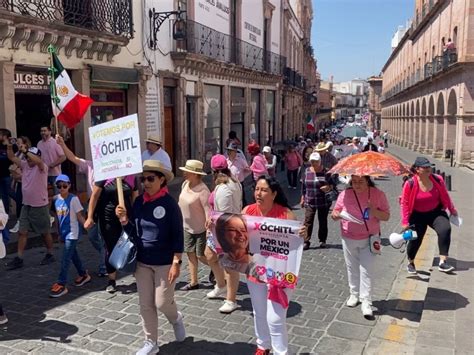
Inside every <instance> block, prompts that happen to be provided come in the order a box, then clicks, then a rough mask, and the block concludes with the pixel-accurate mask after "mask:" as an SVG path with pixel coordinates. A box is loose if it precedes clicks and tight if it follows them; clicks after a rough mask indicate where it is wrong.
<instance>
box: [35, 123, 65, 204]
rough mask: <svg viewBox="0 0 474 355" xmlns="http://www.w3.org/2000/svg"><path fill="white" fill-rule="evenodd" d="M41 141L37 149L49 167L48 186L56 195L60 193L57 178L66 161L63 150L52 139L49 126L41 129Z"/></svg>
mask: <svg viewBox="0 0 474 355" xmlns="http://www.w3.org/2000/svg"><path fill="white" fill-rule="evenodd" d="M40 134H41V140H40V141H39V142H38V144H37V147H38V149H39V150H40V151H41V158H42V159H43V161H44V163H45V164H46V166H47V167H48V185H52V186H53V189H54V194H55V195H57V194H58V193H59V191H58V189H57V188H56V185H55V183H54V182H55V181H56V177H57V176H58V175H60V174H61V163H62V162H63V161H65V160H66V156H65V155H64V151H63V149H62V148H61V147H60V146H59V145H58V143H56V140H55V139H54V138H53V137H51V128H49V127H48V126H44V127H41V131H40Z"/></svg>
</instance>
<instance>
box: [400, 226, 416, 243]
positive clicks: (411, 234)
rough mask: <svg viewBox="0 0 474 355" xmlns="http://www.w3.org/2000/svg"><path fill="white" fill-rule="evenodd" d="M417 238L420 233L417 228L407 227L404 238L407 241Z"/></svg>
mask: <svg viewBox="0 0 474 355" xmlns="http://www.w3.org/2000/svg"><path fill="white" fill-rule="evenodd" d="M417 238H418V234H417V233H416V231H415V230H412V229H407V230H406V231H405V232H403V239H404V240H405V241H409V240H415V239H417Z"/></svg>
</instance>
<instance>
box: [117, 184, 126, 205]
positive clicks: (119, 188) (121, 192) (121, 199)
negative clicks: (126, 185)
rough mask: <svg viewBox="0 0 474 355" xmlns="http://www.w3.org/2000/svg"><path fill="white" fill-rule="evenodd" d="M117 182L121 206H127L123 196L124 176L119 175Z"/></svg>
mask: <svg viewBox="0 0 474 355" xmlns="http://www.w3.org/2000/svg"><path fill="white" fill-rule="evenodd" d="M115 181H116V183H115V185H117V194H118V201H119V203H118V204H119V206H120V207H123V208H125V200H124V198H123V185H122V178H121V177H118V178H116V180H115Z"/></svg>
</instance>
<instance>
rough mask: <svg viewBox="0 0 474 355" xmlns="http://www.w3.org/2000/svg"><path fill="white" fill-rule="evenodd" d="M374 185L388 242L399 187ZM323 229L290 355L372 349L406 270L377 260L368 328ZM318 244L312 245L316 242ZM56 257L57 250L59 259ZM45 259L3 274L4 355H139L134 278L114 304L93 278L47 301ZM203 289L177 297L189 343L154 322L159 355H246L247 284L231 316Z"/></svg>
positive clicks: (293, 324) (386, 255)
mask: <svg viewBox="0 0 474 355" xmlns="http://www.w3.org/2000/svg"><path fill="white" fill-rule="evenodd" d="M282 181H284V179H283V180H282ZM376 183H377V185H378V186H379V187H380V188H381V189H382V190H384V191H385V192H386V194H387V196H388V197H389V200H390V202H391V207H392V217H391V219H390V221H389V222H386V223H385V224H383V225H382V226H383V230H382V235H383V236H388V235H389V234H390V233H391V232H393V231H397V230H398V229H399V220H400V218H399V208H398V199H397V197H398V195H399V194H400V186H401V179H400V178H391V179H386V180H377V181H376ZM284 185H285V186H286V184H285V183H284ZM289 197H290V200H291V201H292V203H293V204H294V205H296V203H297V201H298V200H299V197H300V196H299V193H298V192H297V191H293V190H292V191H290V192H289ZM296 214H297V216H298V219H300V220H302V219H303V214H304V212H303V210H297V211H296ZM329 226H330V232H329V239H328V248H326V249H319V248H312V249H311V250H309V251H307V252H305V253H304V256H303V262H302V266H301V271H300V278H301V279H300V280H301V282H300V284H299V285H298V287H297V289H296V292H295V293H294V296H293V299H292V301H291V304H290V307H289V310H288V331H289V339H290V344H291V351H292V352H293V353H298V354H301V353H317V354H361V353H362V352H363V351H364V349H365V348H366V346H367V344H369V343H370V341H371V340H372V339H373V335H372V333H373V331H374V329H375V328H376V325H377V323H378V321H379V320H380V318H381V317H380V314H381V313H383V312H385V311H386V310H387V309H389V308H390V305H391V303H390V301H387V298H388V297H389V294H390V292H391V290H392V285H393V283H394V281H395V280H396V277H397V275H398V273H399V271H400V269H401V266H402V262H403V260H404V254H401V253H400V252H399V251H398V250H395V249H393V248H391V247H390V246H387V247H385V248H384V249H383V256H381V257H379V258H377V277H376V283H375V287H374V288H375V290H374V301H375V302H374V305H375V306H376V307H377V308H378V309H379V312H377V313H376V319H375V320H374V321H368V320H365V319H364V318H363V317H362V315H361V312H360V308H359V307H357V308H354V309H350V308H347V307H345V306H344V302H345V300H346V299H347V297H348V295H349V291H348V286H347V279H346V269H345V264H344V259H343V255H342V250H341V244H340V236H339V225H338V223H334V222H332V221H330V223H329ZM315 233H316V232H315ZM313 238H314V237H313ZM86 239H87V237H84V238H83V239H82V240H81V242H80V251H81V253H82V254H81V255H83V256H84V259H85V260H86V261H87V266H88V267H89V269H90V270H96V268H97V256H96V254H95V251H94V250H92V248H91V246H90V243H89V242H88V241H87V240H86ZM313 240H314V239H313ZM384 242H385V244H387V241H386V240H385V241H384ZM315 244H318V243H316V240H315ZM58 249H59V245H56V250H55V253H56V255H57V257H59V256H60V251H59V250H58ZM42 256H43V250H42V249H40V248H33V249H31V250H28V251H27V252H26V254H25V267H24V268H23V269H21V270H15V271H8V272H7V271H5V270H4V268H3V266H0V290H1V291H0V302H1V303H2V304H3V305H4V307H5V310H6V312H7V314H8V317H9V319H10V322H9V324H8V328H6V329H4V330H3V331H0V353H1V354H3V353H12V354H23V353H27V352H31V353H38V354H49V353H55V354H57V353H68V354H74V353H108V354H129V353H133V352H134V351H136V350H137V348H139V347H140V346H141V345H142V342H143V335H142V331H141V326H140V317H139V308H138V305H137V294H136V285H135V283H134V279H133V277H132V276H131V275H123V274H122V275H121V278H120V280H119V282H118V285H119V291H118V292H117V293H116V294H114V295H110V294H108V293H106V292H104V291H103V289H104V288H105V286H106V280H104V279H99V278H97V277H93V280H92V282H91V283H89V284H87V285H85V286H84V287H82V288H75V287H74V286H72V287H70V292H69V294H68V295H66V296H64V297H62V298H59V299H50V298H48V291H49V288H50V286H51V284H52V283H53V282H54V281H55V279H56V277H57V274H58V268H59V262H56V263H54V264H53V265H50V266H38V264H39V261H40V259H41V258H42ZM185 259H186V258H184V260H185ZM182 271H183V272H182V275H181V277H180V279H179V283H178V285H177V287H180V286H182V285H183V284H184V283H185V282H186V281H187V279H188V278H187V276H188V275H187V269H186V265H185V263H183V267H182ZM207 274H208V269H207V267H202V268H201V270H200V279H201V280H203V281H204V280H206V278H207ZM71 277H73V274H72V270H71ZM210 288H211V286H210V285H208V284H205V287H204V288H203V289H199V290H196V291H190V292H181V291H176V300H177V303H178V307H179V309H180V310H181V311H182V312H183V314H184V322H185V325H186V329H187V335H188V337H187V339H186V341H185V342H183V343H176V342H173V333H172V328H171V327H170V325H169V324H168V323H167V322H166V321H165V320H164V318H163V317H162V316H160V343H161V347H160V353H163V354H185V353H189V354H251V353H253V351H255V335H254V328H253V320H252V314H251V303H250V298H249V295H248V292H247V288H246V285H245V282H244V280H243V279H242V282H241V285H240V288H239V295H238V300H239V305H240V309H239V310H237V311H235V312H234V313H232V314H230V315H223V314H220V313H219V312H218V310H217V309H218V308H219V306H220V304H221V302H220V301H216V300H207V299H206V297H205V294H206V292H208V290H209V289H210Z"/></svg>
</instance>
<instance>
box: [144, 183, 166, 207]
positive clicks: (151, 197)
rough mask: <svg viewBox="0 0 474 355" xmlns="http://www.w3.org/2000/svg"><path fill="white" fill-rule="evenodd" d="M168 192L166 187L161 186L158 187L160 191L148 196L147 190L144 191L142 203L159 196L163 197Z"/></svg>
mask: <svg viewBox="0 0 474 355" xmlns="http://www.w3.org/2000/svg"><path fill="white" fill-rule="evenodd" d="M167 193H168V187H166V186H165V187H162V188H161V189H160V191H158V192H157V193H155V194H153V195H151V196H150V194H149V193H148V192H145V193H144V194H143V203H144V204H145V203H147V202H153V201H155V200H157V199H159V198H160V197H163V196H164V195H166V194H167Z"/></svg>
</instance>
